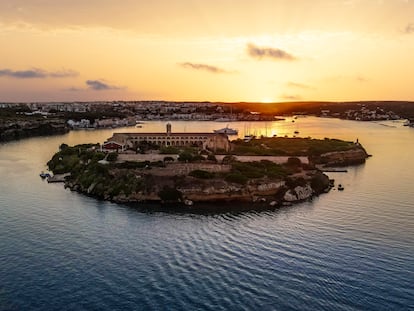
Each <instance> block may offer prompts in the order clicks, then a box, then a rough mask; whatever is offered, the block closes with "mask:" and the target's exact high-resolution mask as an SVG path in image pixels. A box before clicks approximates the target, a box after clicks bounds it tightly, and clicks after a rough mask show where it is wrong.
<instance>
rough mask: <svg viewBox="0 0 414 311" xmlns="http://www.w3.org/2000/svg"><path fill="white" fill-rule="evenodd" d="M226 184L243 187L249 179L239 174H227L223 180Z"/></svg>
mask: <svg viewBox="0 0 414 311" xmlns="http://www.w3.org/2000/svg"><path fill="white" fill-rule="evenodd" d="M224 179H225V180H226V181H228V182H233V183H236V184H242V185H245V184H246V183H247V182H248V181H249V179H248V178H247V177H246V176H244V175H242V174H241V173H229V174H227V175H225V178H224Z"/></svg>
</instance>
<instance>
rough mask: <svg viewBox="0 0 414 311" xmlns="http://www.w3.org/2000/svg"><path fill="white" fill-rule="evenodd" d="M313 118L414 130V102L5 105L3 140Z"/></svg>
mask: <svg viewBox="0 0 414 311" xmlns="http://www.w3.org/2000/svg"><path fill="white" fill-rule="evenodd" d="M295 115H312V116H317V117H325V118H340V119H347V120H356V121H381V120H400V119H404V120H406V123H405V125H407V126H411V127H414V102H402V101H389V102H384V101H366V102H292V103H213V102H169V101H104V102H58V103H57V102H56V103H53V102H50V103H0V141H6V140H13V139H19V138H23V137H28V136H35V135H47V133H48V134H54V133H56V134H57V133H62V132H65V131H68V130H70V129H83V128H93V129H95V128H116V127H124V126H137V127H139V124H140V122H141V121H147V120H165V121H173V120H181V121H185V120H188V121H190V120H191V121H222V122H232V121H277V120H281V119H283V118H284V117H287V116H295Z"/></svg>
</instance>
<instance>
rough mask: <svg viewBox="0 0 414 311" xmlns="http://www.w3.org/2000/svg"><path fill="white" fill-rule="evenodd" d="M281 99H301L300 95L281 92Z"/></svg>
mask: <svg viewBox="0 0 414 311" xmlns="http://www.w3.org/2000/svg"><path fill="white" fill-rule="evenodd" d="M280 98H281V99H284V100H301V99H302V97H300V96H299V95H289V94H283V95H282V96H280Z"/></svg>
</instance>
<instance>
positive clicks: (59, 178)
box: [47, 173, 70, 183]
mask: <svg viewBox="0 0 414 311" xmlns="http://www.w3.org/2000/svg"><path fill="white" fill-rule="evenodd" d="M69 176H70V173H65V174H55V175H53V176H50V177H48V179H47V182H48V183H56V182H65V181H66V180H65V179H66V177H69Z"/></svg>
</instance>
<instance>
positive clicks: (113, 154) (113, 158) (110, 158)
mask: <svg viewBox="0 0 414 311" xmlns="http://www.w3.org/2000/svg"><path fill="white" fill-rule="evenodd" d="M106 159H107V160H108V161H109V162H115V161H116V160H117V159H118V153H116V152H111V153H108V155H107V156H106Z"/></svg>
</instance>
